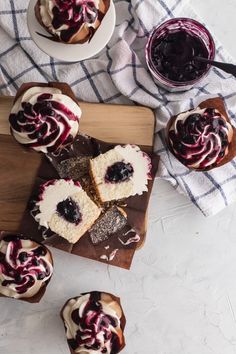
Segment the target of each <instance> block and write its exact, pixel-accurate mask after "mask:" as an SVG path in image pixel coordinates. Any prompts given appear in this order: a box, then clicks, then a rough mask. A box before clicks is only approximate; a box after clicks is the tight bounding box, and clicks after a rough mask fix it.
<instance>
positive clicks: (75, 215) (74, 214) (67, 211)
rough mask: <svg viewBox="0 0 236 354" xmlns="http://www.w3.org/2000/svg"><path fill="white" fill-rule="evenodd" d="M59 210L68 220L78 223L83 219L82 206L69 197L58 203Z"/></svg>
mask: <svg viewBox="0 0 236 354" xmlns="http://www.w3.org/2000/svg"><path fill="white" fill-rule="evenodd" d="M57 212H58V214H59V215H60V216H62V217H63V218H64V219H65V220H66V221H68V222H70V223H73V224H76V225H78V224H79V223H80V222H81V220H82V214H81V212H80V208H79V206H78V204H76V202H75V201H74V200H73V199H71V198H67V199H65V200H63V201H62V202H60V203H58V204H57Z"/></svg>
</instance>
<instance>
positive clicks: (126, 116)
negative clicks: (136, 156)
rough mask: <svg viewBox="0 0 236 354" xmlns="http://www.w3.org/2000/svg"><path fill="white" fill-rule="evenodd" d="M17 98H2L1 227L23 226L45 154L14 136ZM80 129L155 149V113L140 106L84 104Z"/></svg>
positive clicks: (116, 141)
mask: <svg viewBox="0 0 236 354" xmlns="http://www.w3.org/2000/svg"><path fill="white" fill-rule="evenodd" d="M12 104H13V97H0V230H6V231H16V230H17V229H18V228H19V225H20V221H21V218H22V215H23V212H24V210H25V208H26V203H27V201H28V199H29V197H30V194H31V190H32V186H33V184H34V181H35V178H36V176H37V172H38V168H39V166H40V164H41V160H42V154H40V153H36V152H34V151H31V150H30V149H26V148H23V147H22V146H20V145H19V144H18V143H16V142H15V140H14V139H13V138H12V136H11V135H10V131H9V124H8V116H9V112H10V110H11V107H12ZM81 109H82V112H83V114H82V118H81V125H80V130H81V132H83V133H86V134H88V135H91V136H93V137H95V138H98V139H101V140H104V141H107V142H112V143H123V144H125V143H130V144H137V145H141V146H143V147H145V150H146V151H147V152H151V151H152V148H153V136H154V125H155V120H154V114H153V112H152V110H150V109H148V108H145V107H138V106H122V105H107V104H106V105H104V104H92V103H82V102H81Z"/></svg>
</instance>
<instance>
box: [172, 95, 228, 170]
mask: <svg viewBox="0 0 236 354" xmlns="http://www.w3.org/2000/svg"><path fill="white" fill-rule="evenodd" d="M219 100H221V99H211V100H208V101H206V102H204V103H203V104H200V106H199V107H197V108H196V109H193V110H190V111H187V112H183V113H180V114H178V115H177V116H176V117H173V118H172V119H171V121H170V123H169V125H168V127H167V129H168V132H167V139H168V145H169V148H170V150H171V152H172V153H173V154H174V156H175V157H176V158H177V159H178V160H179V161H180V162H181V163H182V164H183V165H185V166H186V167H188V168H190V169H194V170H199V171H204V170H209V169H212V168H214V167H218V166H221V165H223V164H224V163H226V162H228V161H229V160H230V156H231V155H232V154H231V147H232V141H233V138H234V129H235V128H234V127H233V126H232V125H231V123H230V121H229V118H228V116H227V114H226V112H225V110H224V111H222V109H220V108H222V102H221V105H220V107H218V104H219ZM214 103H218V104H217V105H216V107H215V104H214ZM232 158H233V156H232Z"/></svg>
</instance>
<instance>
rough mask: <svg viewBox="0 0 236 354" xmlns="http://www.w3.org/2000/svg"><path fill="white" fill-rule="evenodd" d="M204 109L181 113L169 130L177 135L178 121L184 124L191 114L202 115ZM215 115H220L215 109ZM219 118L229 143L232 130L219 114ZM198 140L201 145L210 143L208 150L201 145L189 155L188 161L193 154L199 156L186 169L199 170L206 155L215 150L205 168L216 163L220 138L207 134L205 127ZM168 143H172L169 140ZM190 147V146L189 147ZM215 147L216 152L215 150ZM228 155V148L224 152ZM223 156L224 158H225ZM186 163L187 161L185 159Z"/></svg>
mask: <svg viewBox="0 0 236 354" xmlns="http://www.w3.org/2000/svg"><path fill="white" fill-rule="evenodd" d="M205 110H206V108H203V109H201V108H200V107H197V108H196V109H194V110H190V111H187V112H183V113H180V114H179V115H178V116H177V117H176V119H175V120H174V122H173V123H172V125H171V127H170V130H174V132H175V133H176V134H178V129H177V124H178V122H179V121H182V123H183V124H184V122H185V120H186V119H187V118H188V117H189V116H190V115H191V114H200V115H203V114H204V112H205ZM215 112H216V113H220V112H219V111H218V110H217V109H215ZM220 115H221V117H222V118H223V119H224V121H225V124H226V126H225V127H222V129H223V130H224V131H225V133H226V135H227V136H228V142H231V140H232V136H233V129H232V126H231V124H230V123H229V122H228V121H227V120H226V118H225V117H224V116H223V115H222V114H221V113H220ZM199 139H201V141H202V143H203V142H204V140H205V141H206V142H209V143H210V147H209V148H208V149H206V147H205V146H204V145H202V150H201V151H200V150H198V151H196V152H193V153H192V154H190V153H189V156H187V157H188V158H189V159H190V158H191V156H194V154H196V155H199V156H200V157H199V159H198V160H197V162H195V163H193V164H188V167H190V168H199V166H200V165H201V163H202V162H204V161H205V160H206V158H207V157H208V155H209V154H210V153H211V152H212V151H213V150H215V154H214V156H212V158H211V159H208V161H206V162H205V167H208V166H212V165H213V164H214V163H216V162H217V160H218V158H219V156H218V154H219V153H220V151H221V147H222V146H221V144H222V142H221V138H220V136H219V135H218V134H215V133H214V132H212V133H208V127H207V126H206V127H205V128H204V130H203V131H202V132H200V131H199ZM170 142H172V141H171V140H170ZM185 146H186V147H188V144H186V143H185ZM189 146H190V147H191V144H190V145H189ZM216 147H217V150H216ZM172 148H173V150H174V152H175V154H176V155H177V156H178V155H179V152H178V151H176V150H175V149H174V146H173V145H172ZM227 153H228V147H227V148H226V150H225V155H227ZM225 155H224V156H225ZM186 162H187V159H186Z"/></svg>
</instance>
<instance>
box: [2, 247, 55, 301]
mask: <svg viewBox="0 0 236 354" xmlns="http://www.w3.org/2000/svg"><path fill="white" fill-rule="evenodd" d="M21 243H22V248H20V249H19V251H18V253H17V254H18V255H19V253H21V252H27V253H28V254H30V252H31V251H32V250H34V249H36V248H38V247H40V245H39V244H38V243H36V242H33V241H31V240H21ZM0 252H1V253H3V254H5V259H6V262H7V263H8V264H9V265H10V266H12V268H17V267H18V266H20V265H21V266H22V265H24V264H25V265H26V266H27V261H26V262H25V263H21V262H20V261H19V259H17V260H16V264H15V263H14V262H12V259H11V257H10V252H11V248H10V243H9V242H6V241H4V240H1V241H0ZM38 258H40V259H43V260H44V261H45V262H46V264H47V267H48V268H49V270H50V271H49V275H48V276H46V277H45V278H44V279H42V280H38V279H37V274H36V273H34V271H33V269H32V271H31V272H30V268H31V267H30V266H28V267H27V268H25V271H26V270H27V269H28V271H29V272H30V273H29V275H30V277H33V278H34V281H35V282H34V284H33V285H32V286H31V287H29V289H28V290H27V291H26V292H25V293H22V294H19V293H18V292H17V289H16V288H17V286H19V285H17V284H16V283H14V282H13V283H12V284H9V285H7V286H2V282H3V281H4V280H10V281H11V280H13V281H14V278H13V277H10V276H7V275H5V274H4V273H3V271H2V270H1V262H0V293H1V294H3V295H5V296H9V297H13V298H22V297H24V298H29V297H32V296H34V295H35V294H37V293H38V291H39V290H40V288H41V287H42V285H44V283H45V282H47V280H48V279H49V278H50V277H51V276H52V273H53V266H52V259H51V255H50V253H49V252H48V251H47V253H46V255H45V256H42V255H40V256H39V257H38ZM32 268H35V266H33V267H32ZM37 269H38V270H39V271H42V272H45V268H44V266H43V264H40V265H39V266H37ZM22 277H24V278H25V279H27V277H28V274H27V273H25V274H24V275H23V276H22Z"/></svg>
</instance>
